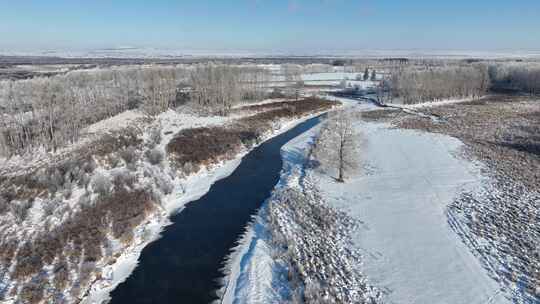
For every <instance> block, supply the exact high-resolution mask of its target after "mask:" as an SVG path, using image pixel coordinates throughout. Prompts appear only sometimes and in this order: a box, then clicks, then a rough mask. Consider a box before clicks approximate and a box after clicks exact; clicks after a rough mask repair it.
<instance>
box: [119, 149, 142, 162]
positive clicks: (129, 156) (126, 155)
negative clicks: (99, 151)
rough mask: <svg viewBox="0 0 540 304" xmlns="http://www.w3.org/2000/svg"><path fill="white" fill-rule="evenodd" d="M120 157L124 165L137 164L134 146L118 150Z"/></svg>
mask: <svg viewBox="0 0 540 304" xmlns="http://www.w3.org/2000/svg"><path fill="white" fill-rule="evenodd" d="M119 154H120V157H121V158H122V159H123V160H124V161H125V162H126V164H132V163H135V162H137V160H138V157H139V156H138V154H137V149H136V148H135V147H134V146H129V147H127V148H124V149H122V150H120V153H119Z"/></svg>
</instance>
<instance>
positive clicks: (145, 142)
mask: <svg viewBox="0 0 540 304" xmlns="http://www.w3.org/2000/svg"><path fill="white" fill-rule="evenodd" d="M280 104H281V105H283V107H287V109H288V110H287V111H286V112H279V113H277V114H278V115H279V116H277V117H275V119H276V120H275V122H274V123H271V124H264V125H259V126H260V128H259V129H258V130H257V131H258V132H260V133H256V134H255V135H256V138H254V140H251V141H249V142H242V141H240V140H238V141H235V142H234V146H232V147H230V148H231V151H233V153H231V152H230V151H229V150H227V149H225V150H223V151H224V153H225V152H226V154H225V155H211V158H208V159H203V160H201V162H200V163H197V162H194V163H193V164H192V165H193V166H191V168H190V170H184V169H185V168H184V167H183V166H179V165H178V163H175V162H174V161H173V159H171V157H170V155H169V154H168V153H167V151H166V149H167V145H168V143H169V142H170V141H171V140H172V139H173V138H175V136H176V135H177V133H179V132H182V130H187V129H190V128H191V129H193V128H194V129H197V128H200V127H204V128H213V127H217V128H223V127H224V126H228V125H230V124H234V123H235V121H239V119H241V118H246V119H248V118H249V117H260V116H257V115H260V114H262V113H263V112H261V111H258V110H246V111H244V112H238V113H235V114H234V115H233V116H230V117H197V116H196V115H192V114H186V113H178V112H174V111H167V112H165V113H162V114H161V115H159V116H158V117H157V118H156V119H155V120H154V121H148V120H147V119H146V118H144V117H143V120H140V119H135V120H133V121H132V122H131V123H129V124H128V125H127V126H126V127H123V128H120V129H115V128H109V127H114V126H115V125H117V124H116V123H115V122H116V120H117V119H114V118H113V119H111V121H110V123H109V122H101V123H100V126H97V127H96V128H95V129H96V130H100V131H103V133H100V134H94V135H93V136H92V137H91V139H90V140H89V141H87V142H83V143H81V144H79V145H74V146H73V148H71V150H70V151H69V152H68V151H66V152H61V153H57V154H55V155H54V160H53V159H51V161H50V162H49V161H46V160H42V161H39V162H36V163H35V165H34V166H32V165H29V164H34V163H28V162H27V163H22V162H21V169H20V170H8V171H6V172H9V174H5V175H2V176H1V177H0V189H1V190H2V199H3V198H4V197H5V195H7V194H9V193H11V195H15V196H10V198H9V200H13V201H15V202H17V201H18V202H19V203H18V204H20V205H21V209H20V211H21V212H20V213H15V212H14V211H12V210H11V211H10V210H9V209H8V210H7V211H8V212H5V213H1V214H0V220H1V221H0V225H1V226H2V227H4V228H5V229H2V233H1V235H0V236H1V238H0V240H1V241H2V247H1V250H0V257H1V258H2V264H1V265H0V267H1V269H0V273H2V280H1V282H0V295H1V296H2V297H1V298H4V299H5V300H4V302H5V303H11V302H14V301H16V300H17V299H24V301H25V302H28V303H39V302H40V301H42V300H44V299H51V298H55V299H58V300H62V301H66V302H69V303H71V302H75V303H77V302H93V301H100V300H101V299H104V298H106V297H107V296H106V294H107V293H108V291H110V290H111V289H113V287H114V285H116V284H117V283H118V282H120V281H121V280H123V279H124V278H125V277H126V276H128V275H129V273H130V272H131V271H132V269H133V268H134V267H135V265H136V257H137V256H138V254H139V253H140V250H141V249H142V248H144V246H146V245H147V244H148V243H150V242H151V241H152V240H154V239H156V238H157V236H159V233H160V231H161V230H162V229H163V226H166V225H167V224H168V220H167V219H168V217H169V216H170V215H171V214H174V213H175V212H176V211H178V210H180V209H181V207H182V204H185V202H187V201H189V200H191V199H196V198H197V197H198V196H200V195H202V193H204V192H205V191H207V189H208V188H209V187H210V185H211V183H212V182H213V181H214V180H217V179H219V178H221V177H223V176H224V175H226V174H228V173H229V172H230V171H232V170H233V168H234V166H235V163H234V160H235V159H238V157H239V156H241V155H242V154H244V153H246V151H248V150H249V149H251V148H253V147H254V145H256V144H257V141H259V142H260V141H261V140H265V139H266V138H269V137H271V136H273V135H274V134H276V133H277V132H280V131H283V129H284V128H287V127H288V126H290V125H289V124H290V123H294V122H297V121H298V120H301V119H302V118H305V117H308V116H310V115H314V114H316V113H318V112H319V111H324V107H323V108H318V106H315V107H311V108H310V107H308V108H306V109H307V110H305V111H300V110H298V111H290V110H291V109H296V107H295V106H294V105H296V103H295V104H294V105H293V106H292V107H291V105H290V104H287V103H283V102H281V103H280ZM306 104H307V105H309V104H310V102H309V101H307V102H306ZM298 105H302V102H299V103H298ZM327 105H328V106H332V105H331V104H327ZM300 108H302V107H300ZM300 108H298V109H300ZM302 109H303V108H302ZM272 113H275V112H272ZM127 116H128V117H133V116H134V115H127ZM263 117H264V118H265V119H273V118H274V116H273V115H272V114H271V113H270V112H268V114H266V116H263ZM257 121H258V120H257ZM98 127H99V128H98ZM180 151H182V150H180ZM9 165H10V166H12V167H13V166H17V163H14V162H11V163H10V164H9ZM218 168H223V169H222V170H217V171H216V169H218ZM206 181H208V182H206ZM28 199H31V201H27V200H28ZM0 203H1V202H0ZM4 211H5V210H4ZM29 236H32V237H29ZM20 239H25V240H26V242H24V243H22V244H21V243H20V242H19V241H18V240H20ZM12 265H15V269H14V270H13V271H11V270H10V269H13V268H10V267H11V266H12Z"/></svg>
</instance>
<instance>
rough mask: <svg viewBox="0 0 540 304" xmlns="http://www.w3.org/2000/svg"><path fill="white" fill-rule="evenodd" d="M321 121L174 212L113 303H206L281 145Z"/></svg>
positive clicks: (273, 145)
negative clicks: (168, 223)
mask: <svg viewBox="0 0 540 304" xmlns="http://www.w3.org/2000/svg"><path fill="white" fill-rule="evenodd" d="M318 122H319V118H318V117H316V118H312V119H309V120H307V121H305V122H303V123H301V124H299V125H297V126H296V127H295V128H293V129H291V130H289V131H287V132H285V133H283V134H281V135H278V136H276V137H274V138H272V139H270V140H268V141H266V142H264V143H262V144H261V145H260V146H258V147H257V148H255V149H254V150H253V151H251V152H250V153H249V154H247V155H246V156H244V157H243V158H242V162H241V163H240V165H239V166H238V168H236V170H235V171H234V172H233V173H232V174H231V175H230V176H228V177H226V178H224V179H222V180H219V181H217V182H216V183H215V184H214V185H212V187H211V188H210V190H209V192H208V193H207V194H206V195H204V196H203V197H201V198H200V199H198V200H196V201H193V202H191V203H188V204H187V205H186V206H185V208H184V210H182V212H180V213H178V214H176V215H174V216H173V217H172V219H171V220H172V222H173V224H172V225H170V226H168V227H167V228H166V229H165V231H164V232H163V233H162V238H160V239H159V240H157V241H155V242H153V243H151V244H149V245H148V246H147V247H146V248H144V250H143V251H142V254H141V257H140V261H139V266H138V267H137V268H136V269H135V271H134V272H133V273H132V274H131V276H130V277H129V278H128V279H127V280H126V281H125V282H124V283H122V284H120V285H119V286H118V287H117V288H116V289H115V290H114V291H113V292H112V294H111V296H112V300H111V303H115V304H120V303H122V304H128V303H129V304H133V303H209V302H212V301H213V300H216V299H217V297H216V294H215V291H216V290H217V289H218V288H219V287H220V286H219V284H218V279H219V278H221V277H223V273H222V272H221V271H220V269H221V268H222V267H223V261H224V258H225V257H226V256H227V255H228V254H229V253H230V250H231V248H233V247H234V246H235V245H236V241H237V240H238V238H239V237H240V235H241V234H242V233H243V232H244V230H245V227H246V225H247V223H248V222H249V221H250V219H251V216H252V215H254V214H255V213H256V211H257V210H258V208H259V207H260V206H261V205H262V203H263V202H264V201H265V199H267V198H268V197H269V196H270V193H271V191H272V189H273V188H274V186H275V185H276V183H277V182H278V180H279V176H280V171H281V169H282V165H283V164H282V159H281V155H280V149H281V147H282V146H283V145H284V144H286V143H287V142H288V141H290V140H291V139H293V138H295V137H296V136H298V135H300V134H302V133H304V132H305V131H307V130H309V129H310V128H312V127H313V126H315V125H316V124H317V123H318Z"/></svg>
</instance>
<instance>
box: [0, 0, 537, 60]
mask: <svg viewBox="0 0 540 304" xmlns="http://www.w3.org/2000/svg"><path fill="white" fill-rule="evenodd" d="M118 47H153V48H161V49H167V48H169V49H189V50H250V51H293V52H294V51H298V52H304V51H314V50H318V51H321V50H362V49H440V50H442V49H447V50H448V49H455V50H463V49H467V50H501V49H505V50H520V49H540V0H504V1H502V0H448V1H436V0H408V1H397V0H228V1H227V0H222V1H210V0H196V1H190V0H184V1H180V0H177V1H173V0H154V1H142V0H41V1H38V0H17V1H15V0H0V49H4V50H6V49H14V50H17V49H100V48H118Z"/></svg>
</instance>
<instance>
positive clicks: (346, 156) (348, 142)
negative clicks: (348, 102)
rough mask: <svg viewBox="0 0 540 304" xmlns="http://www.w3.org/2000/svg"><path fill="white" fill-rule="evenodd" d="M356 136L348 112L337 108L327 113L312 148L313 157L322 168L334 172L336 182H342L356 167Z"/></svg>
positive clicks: (357, 153) (357, 156) (357, 152)
mask: <svg viewBox="0 0 540 304" xmlns="http://www.w3.org/2000/svg"><path fill="white" fill-rule="evenodd" d="M357 138H358V136H357V134H355V131H354V129H353V125H352V117H351V114H350V113H348V112H347V111H346V110H338V111H335V112H331V113H329V114H328V118H327V120H326V122H325V124H324V126H323V128H322V130H321V134H320V136H319V138H318V140H317V143H316V146H315V149H314V157H315V159H316V160H317V161H318V162H319V164H320V165H321V167H322V168H323V169H324V170H327V171H332V172H335V174H336V176H337V177H336V181H338V182H344V181H345V179H346V178H347V176H349V175H350V174H351V173H352V171H354V170H355V169H357V168H358V161H359V151H358V149H357V144H358V140H357Z"/></svg>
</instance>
